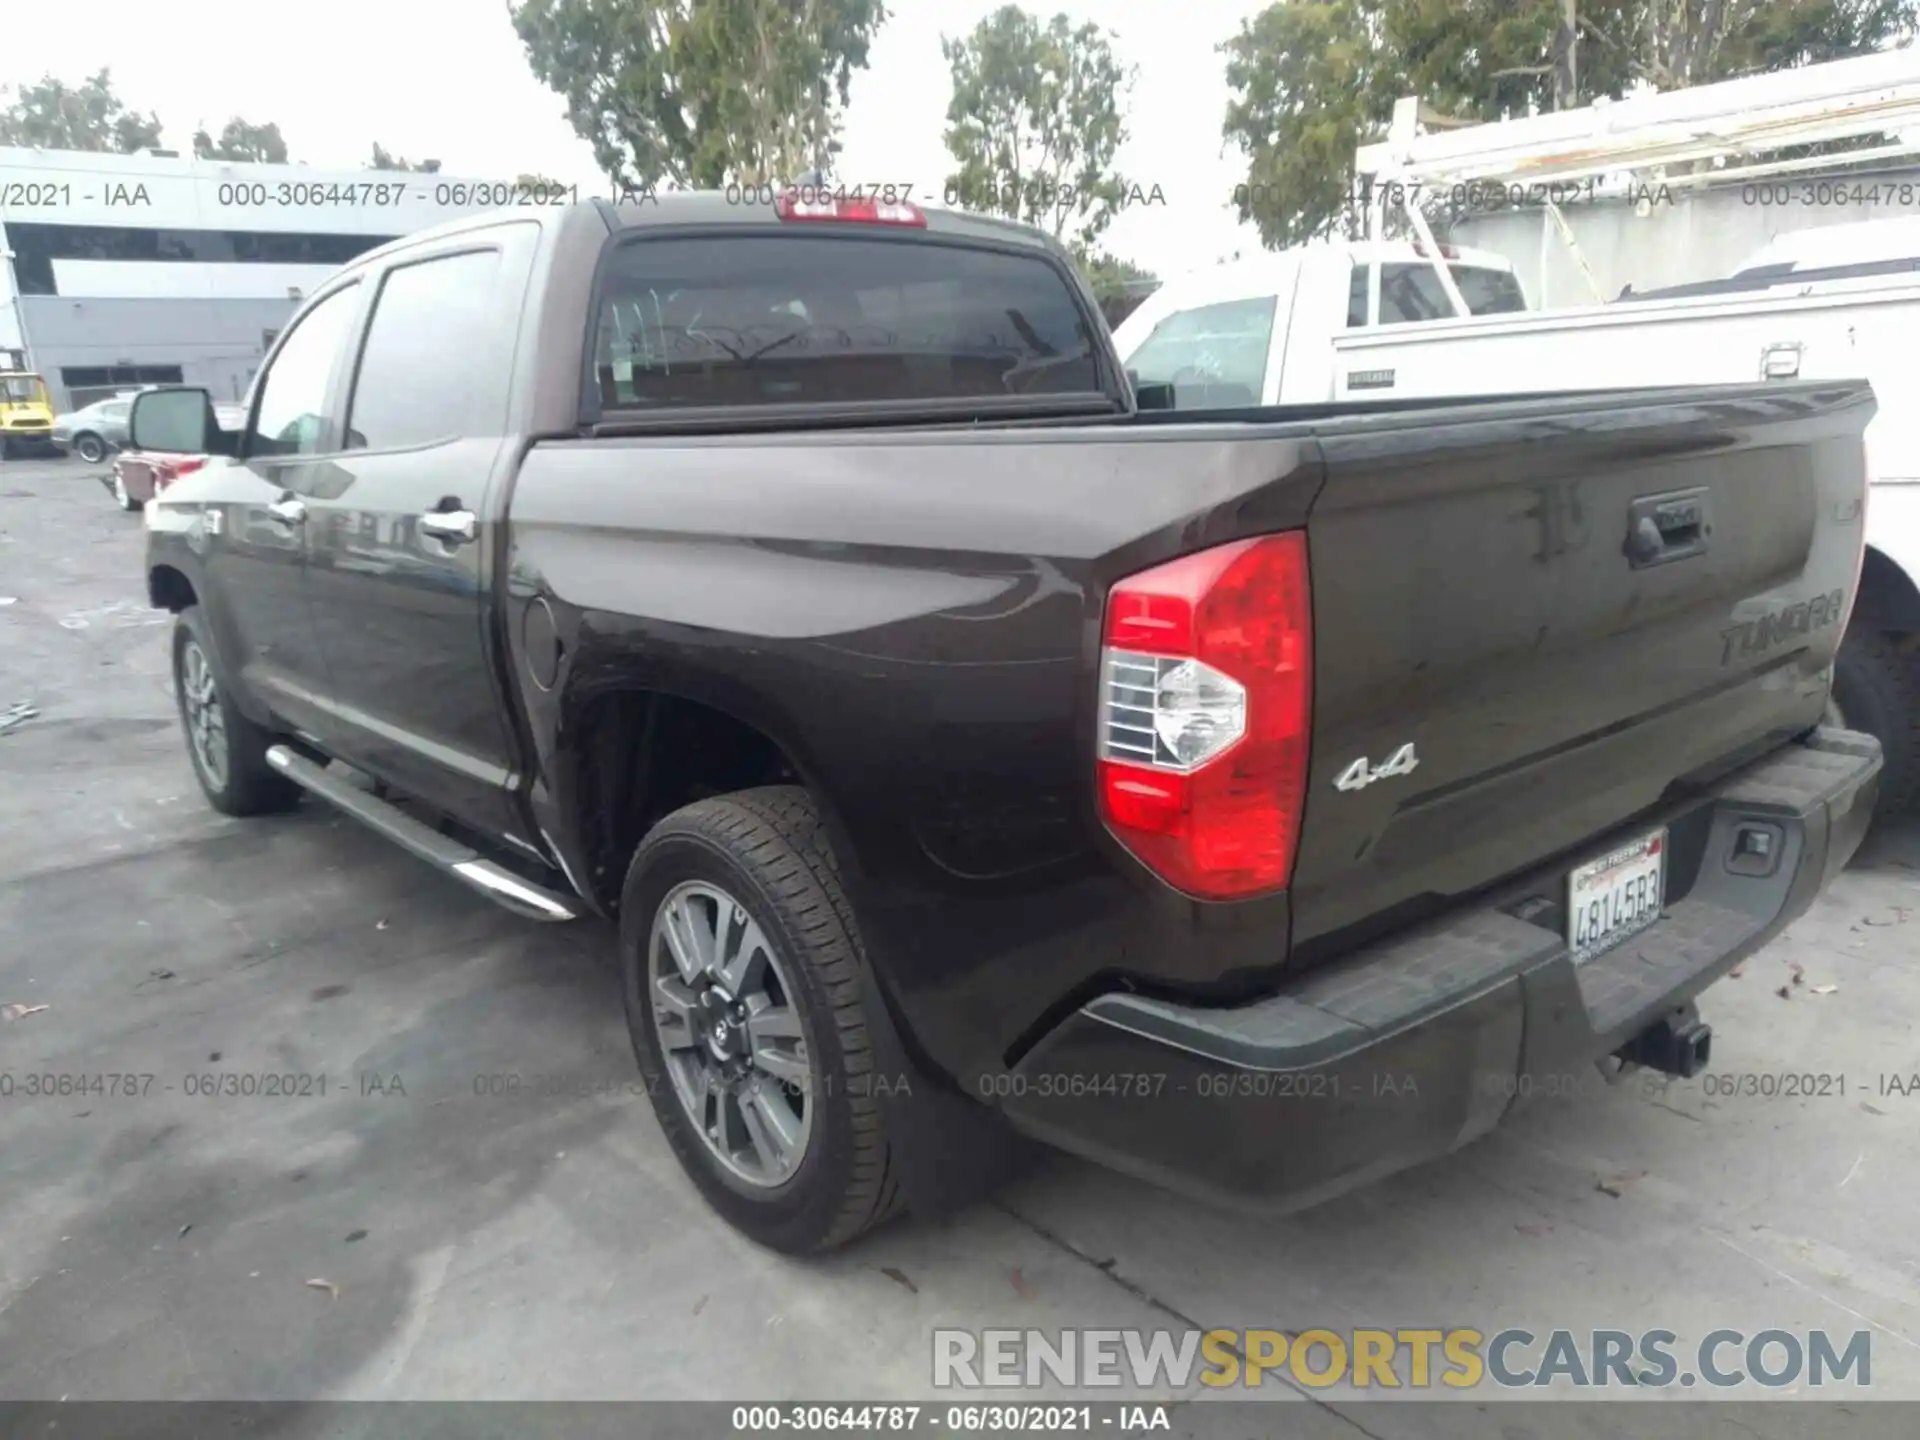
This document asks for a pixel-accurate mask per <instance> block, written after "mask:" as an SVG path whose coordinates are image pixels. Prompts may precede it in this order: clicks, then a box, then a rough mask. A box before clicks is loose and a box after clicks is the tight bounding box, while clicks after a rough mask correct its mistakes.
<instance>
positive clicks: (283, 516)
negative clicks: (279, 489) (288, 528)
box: [267, 495, 307, 525]
mask: <svg viewBox="0 0 1920 1440" xmlns="http://www.w3.org/2000/svg"><path fill="white" fill-rule="evenodd" d="M267 514H269V515H271V516H272V517H273V518H274V519H276V520H278V521H279V522H280V523H281V524H282V525H298V524H299V523H300V522H301V521H303V520H305V519H306V518H307V507H306V505H305V503H304V502H302V501H299V500H296V499H294V498H293V496H291V495H283V496H281V497H280V498H279V499H278V500H275V501H274V502H273V503H272V504H270V505H268V506H267Z"/></svg>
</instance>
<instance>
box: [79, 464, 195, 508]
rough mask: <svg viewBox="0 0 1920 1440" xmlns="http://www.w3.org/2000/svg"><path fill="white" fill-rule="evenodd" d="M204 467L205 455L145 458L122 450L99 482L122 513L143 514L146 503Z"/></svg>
mask: <svg viewBox="0 0 1920 1440" xmlns="http://www.w3.org/2000/svg"><path fill="white" fill-rule="evenodd" d="M206 463H207V457H206V456H204V455H147V454H143V453H142V452H141V451H138V450H122V451H121V452H120V453H119V454H118V455H116V456H114V457H113V470H112V472H111V473H110V474H107V475H102V476H101V477H100V479H101V482H102V483H103V484H104V485H105V486H106V487H107V489H108V490H109V491H111V492H112V494H113V498H114V502H115V503H116V504H118V505H119V507H120V508H121V509H122V510H144V509H145V508H146V504H147V501H149V500H151V499H152V498H153V497H154V496H156V495H158V494H159V493H160V492H161V491H162V490H164V489H166V488H167V486H169V485H171V484H172V483H173V482H174V481H176V480H178V479H179V478H180V477H181V476H182V475H191V474H192V473H193V472H194V471H196V470H198V469H199V468H200V467H201V466H202V465H205V464H206Z"/></svg>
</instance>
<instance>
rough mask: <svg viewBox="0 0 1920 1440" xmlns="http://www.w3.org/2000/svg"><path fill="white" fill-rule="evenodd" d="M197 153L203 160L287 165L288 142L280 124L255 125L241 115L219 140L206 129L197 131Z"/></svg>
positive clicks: (234, 118) (221, 133)
mask: <svg viewBox="0 0 1920 1440" xmlns="http://www.w3.org/2000/svg"><path fill="white" fill-rule="evenodd" d="M193 153H194V154H195V155H197V156H199V157H200V158H201V159H202V160H238V161H243V162H245V163H247V164H252V165H284V164H286V163H287V142H286V141H285V140H283V139H281V138H280V127H279V126H278V125H277V124H273V123H268V124H266V125H255V124H253V123H252V122H251V121H247V120H242V119H241V118H240V117H239V116H238V115H236V116H234V117H233V118H232V119H231V120H229V121H227V123H226V124H225V125H223V126H221V127H220V138H219V139H218V140H215V139H214V138H213V137H212V136H211V135H209V134H208V133H207V132H206V129H205V127H202V128H201V129H198V130H196V131H194V132H193Z"/></svg>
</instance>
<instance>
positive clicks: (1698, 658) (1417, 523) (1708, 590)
mask: <svg viewBox="0 0 1920 1440" xmlns="http://www.w3.org/2000/svg"><path fill="white" fill-rule="evenodd" d="M1872 413H1873V400H1872V396H1871V393H1870V392H1869V391H1868V389H1867V388H1866V387H1865V386H1864V385H1861V384H1858V383H1856V382H1839V383H1834V384H1829V385H1826V386H1824V387H1823V386H1819V385H1805V384H1785V385H1774V386H1760V385H1753V386H1744V387H1739V388H1734V387H1727V388H1715V389H1695V390H1692V391H1637V392H1635V391H1627V392H1618V393H1615V394H1609V395H1591V396H1583V397H1579V398H1576V399H1566V398H1560V399H1541V400H1535V401H1516V402H1510V403H1503V404H1467V405H1457V406H1452V407H1446V406H1443V407H1439V408H1435V409H1430V410H1427V409H1419V410H1406V411H1400V412H1376V413H1374V414H1371V415H1367V414H1359V415H1354V416H1351V417H1349V418H1346V419H1343V420H1341V421H1336V422H1331V423H1329V424H1326V425H1324V426H1321V427H1316V429H1317V430H1318V433H1319V434H1320V436H1321V439H1322V443H1323V445H1324V447H1325V458H1326V464H1327V480H1326V485H1325V488H1324V490H1323V491H1322V493H1321V495H1320V497H1319V499H1318V500H1317V501H1316V503H1315V505H1314V509H1313V513H1312V518H1311V521H1310V524H1309V530H1308V534H1309V543H1310V546H1311V554H1312V569H1313V607H1314V629H1315V654H1316V657H1317V658H1316V666H1315V674H1314V743H1313V763H1312V769H1313V773H1312V778H1311V780H1310V782H1309V786H1308V792H1307V793H1308V800H1307V808H1306V822H1305V825H1306V828H1305V833H1304V836H1303V839H1302V848H1301V859H1300V862H1299V866H1298V869H1297V872H1296V876H1295V885H1294V899H1295V911H1294V914H1295V917H1296V927H1297V928H1296V939H1297V940H1301V941H1306V942H1312V941H1314V940H1315V939H1316V938H1319V939H1325V938H1326V937H1329V936H1333V935H1336V934H1338V933H1339V932H1340V931H1342V929H1343V927H1346V926H1349V925H1352V924H1354V923H1356V922H1359V921H1361V920H1364V919H1368V918H1371V917H1376V916H1381V915H1391V914H1394V913H1400V914H1403V915H1404V914H1406V913H1407V911H1406V910H1405V909H1401V910H1399V911H1397V912H1396V907H1412V909H1413V910H1415V911H1417V910H1418V909H1420V908H1421V907H1423V906H1433V905H1438V904H1442V903H1445V902H1446V901H1447V900H1448V899H1449V898H1451V897H1457V896H1461V895H1464V894H1466V893H1468V892H1471V891H1473V890H1475V889H1477V888H1479V887H1481V886H1484V885H1487V884H1489V883H1491V882H1493V881H1496V880H1498V879H1500V878H1502V877H1504V876H1507V875H1510V874H1513V873H1515V872H1517V871H1520V870H1522V869H1524V868H1526V867H1529V866H1532V865H1534V864H1537V863H1538V862H1540V861H1541V860H1543V859H1545V858H1547V857H1551V856H1554V855H1556V854H1560V853H1562V852H1564V851H1567V850H1569V849H1570V848H1574V849H1577V848H1578V847H1579V846H1581V845H1583V844H1586V843H1588V842H1589V841H1590V839H1591V837H1594V836H1596V835H1599V834H1600V833H1602V832H1603V831H1606V830H1608V829H1609V828H1610V827H1613V826H1616V825H1619V824H1620V823H1622V822H1623V821H1626V820H1628V819H1629V818H1631V817H1634V816H1637V815H1641V814H1643V813H1646V812H1649V811H1650V810H1651V809H1653V808H1654V807H1656V806H1657V805H1658V804H1659V803H1660V802H1661V800H1662V799H1663V797H1668V796H1670V795H1674V794H1678V793H1683V792H1685V791H1686V790H1687V789H1689V788H1690V787H1692V786H1694V785H1698V784H1702V783H1705V782H1706V781H1708V780H1710V779H1712V778H1714V777H1715V776H1717V775H1719V774H1721V773H1723V772H1725V771H1726V770H1727V769H1728V768H1730V767H1731V766H1734V765H1737V764H1739V763H1741V762H1743V761H1744V760H1747V759H1751V758H1753V757H1755V756H1757V755H1758V754H1760V753H1762V752H1764V751H1765V750H1767V749H1770V748H1772V747H1774V746H1776V745H1778V744H1780V743H1782V742H1783V741H1785V740H1787V739H1788V738H1789V737H1791V736H1792V735H1794V734H1796V733H1799V732H1801V731H1804V730H1806V729H1807V728H1809V727H1810V726H1812V725H1814V724H1815V723H1817V722H1818V720H1819V719H1820V716H1821V712H1822V708H1823V705H1824V702H1825V696H1826V673H1825V672H1826V669H1827V667H1828V665H1829V664H1830V663H1831V661H1832V659H1833V654H1834V650H1835V648H1836V646H1837V644H1838V642H1839V639H1840V634H1841V629H1842V626H1843V624H1844V622H1845V616H1846V606H1847V604H1848V603H1850V601H1851V598H1852V590H1853V587H1854V585H1855V583H1856V579H1857V574H1858V565H1859V556H1860V553H1861V552H1860V544H1861V528H1862V523H1863V521H1862V511H1863V504H1862V501H1863V496H1864V493H1865V465H1864V458H1863V454H1862V448H1861V443H1860V436H1861V433H1862V431H1863V430H1864V428H1865V426H1866V424H1867V421H1868V420H1869V418H1870V417H1871V415H1872ZM1396 757H1400V759H1401V763H1400V764H1398V765H1395V764H1393V763H1392V762H1393V761H1394V760H1395V758H1396ZM1356 762H1364V763H1363V764H1360V765H1358V767H1357V768H1356ZM1407 762H1412V763H1407ZM1370 772H1380V773H1372V774H1370ZM1576 858H1592V857H1576Z"/></svg>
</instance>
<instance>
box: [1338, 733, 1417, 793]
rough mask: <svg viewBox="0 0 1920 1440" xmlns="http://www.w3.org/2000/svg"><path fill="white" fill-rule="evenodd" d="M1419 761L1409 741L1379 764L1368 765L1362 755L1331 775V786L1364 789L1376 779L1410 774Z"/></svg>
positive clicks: (1341, 788)
mask: <svg viewBox="0 0 1920 1440" xmlns="http://www.w3.org/2000/svg"><path fill="white" fill-rule="evenodd" d="M1419 763H1420V757H1419V756H1418V755H1416V754H1414V753H1413V743H1412V742H1411V741H1409V742H1408V743H1407V744H1405V745H1402V746H1401V747H1400V748H1399V749H1398V750H1396V751H1394V752H1393V754H1391V755H1389V756H1388V757H1387V758H1386V760H1385V761H1384V762H1382V763H1381V764H1379V765H1369V764H1368V763H1367V757H1366V756H1364V755H1362V756H1361V757H1360V758H1359V759H1358V760H1356V761H1354V762H1353V763H1352V764H1351V765H1349V766H1347V768H1346V769H1344V770H1342V771H1341V772H1340V773H1339V774H1338V775H1336V776H1334V777H1333V788H1334V789H1336V790H1364V789H1366V788H1367V786H1369V785H1371V784H1373V782H1374V781H1376V780H1390V779H1392V778H1393V777H1394V776H1395V775H1411V774H1412V773H1413V770H1414V767H1415V766H1416V765H1418V764H1419Z"/></svg>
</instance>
